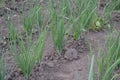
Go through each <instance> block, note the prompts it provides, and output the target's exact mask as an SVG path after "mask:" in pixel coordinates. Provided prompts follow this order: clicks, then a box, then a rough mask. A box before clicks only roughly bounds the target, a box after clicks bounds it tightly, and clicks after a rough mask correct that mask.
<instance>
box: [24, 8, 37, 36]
mask: <svg viewBox="0 0 120 80" xmlns="http://www.w3.org/2000/svg"><path fill="white" fill-rule="evenodd" d="M35 15H36V8H34V7H33V8H32V9H31V10H30V11H29V12H28V14H27V17H26V16H23V27H24V30H25V32H26V33H27V34H29V33H32V29H33V27H34V23H35V18H36V17H35Z"/></svg>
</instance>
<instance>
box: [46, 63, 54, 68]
mask: <svg viewBox="0 0 120 80" xmlns="http://www.w3.org/2000/svg"><path fill="white" fill-rule="evenodd" d="M46 65H47V66H49V67H54V63H53V62H47V63H46Z"/></svg>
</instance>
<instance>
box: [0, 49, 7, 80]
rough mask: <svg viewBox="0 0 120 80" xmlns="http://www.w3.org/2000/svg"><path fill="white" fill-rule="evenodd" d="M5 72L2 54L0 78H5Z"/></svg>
mask: <svg viewBox="0 0 120 80" xmlns="http://www.w3.org/2000/svg"><path fill="white" fill-rule="evenodd" d="M1 52H2V51H1ZM5 73H6V71H5V63H4V56H3V55H2V57H0V80H5Z"/></svg>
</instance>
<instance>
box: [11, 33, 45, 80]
mask: <svg viewBox="0 0 120 80" xmlns="http://www.w3.org/2000/svg"><path fill="white" fill-rule="evenodd" d="M45 38H46V31H44V32H43V33H41V35H40V36H39V38H38V40H37V43H36V44H35V43H34V42H33V41H32V36H27V38H26V40H27V41H26V43H25V42H24V41H23V39H22V36H21V35H20V39H19V41H18V42H19V43H18V44H17V43H16V42H14V43H13V45H10V49H11V51H12V53H13V56H14V57H15V59H16V61H17V63H18V65H19V67H20V69H21V70H22V72H23V73H24V75H26V78H27V79H28V80H29V77H30V73H31V71H32V69H33V67H34V65H35V62H36V60H38V61H39V62H40V61H41V58H42V54H43V50H44V44H45Z"/></svg>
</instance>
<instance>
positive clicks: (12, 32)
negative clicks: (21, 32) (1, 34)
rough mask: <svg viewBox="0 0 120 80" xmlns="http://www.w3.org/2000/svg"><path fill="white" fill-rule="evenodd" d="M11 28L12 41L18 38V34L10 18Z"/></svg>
mask: <svg viewBox="0 0 120 80" xmlns="http://www.w3.org/2000/svg"><path fill="white" fill-rule="evenodd" d="M8 24H9V30H10V41H13V40H16V37H17V34H16V30H15V26H14V24H13V22H12V20H8Z"/></svg>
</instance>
